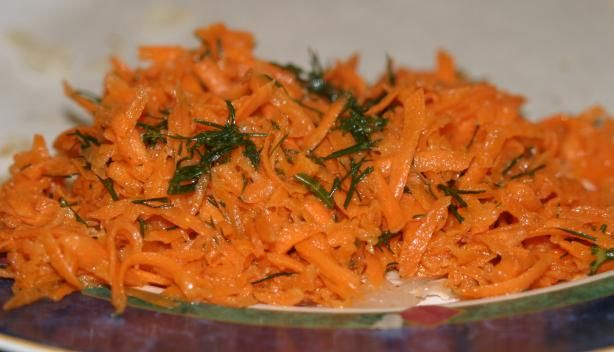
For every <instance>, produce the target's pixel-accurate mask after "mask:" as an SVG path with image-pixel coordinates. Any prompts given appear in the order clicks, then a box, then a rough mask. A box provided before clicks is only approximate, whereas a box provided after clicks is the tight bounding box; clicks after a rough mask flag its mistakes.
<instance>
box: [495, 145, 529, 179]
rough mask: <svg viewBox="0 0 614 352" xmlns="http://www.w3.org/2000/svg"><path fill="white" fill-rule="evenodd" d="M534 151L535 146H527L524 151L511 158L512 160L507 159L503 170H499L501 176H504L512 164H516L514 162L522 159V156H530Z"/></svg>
mask: <svg viewBox="0 0 614 352" xmlns="http://www.w3.org/2000/svg"><path fill="white" fill-rule="evenodd" d="M534 152H535V148H534V147H529V148H527V149H526V150H525V151H523V152H522V153H520V154H518V155H517V156H515V157H514V158H512V160H510V161H508V163H507V164H506V165H505V167H504V168H503V170H502V171H501V174H502V175H503V176H506V175H507V174H508V173H509V172H510V171H511V170H512V168H513V167H514V166H516V164H517V163H518V162H519V161H520V160H522V159H524V158H528V157H530V156H531V154H533V153H534Z"/></svg>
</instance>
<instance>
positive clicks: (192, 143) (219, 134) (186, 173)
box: [168, 101, 262, 194]
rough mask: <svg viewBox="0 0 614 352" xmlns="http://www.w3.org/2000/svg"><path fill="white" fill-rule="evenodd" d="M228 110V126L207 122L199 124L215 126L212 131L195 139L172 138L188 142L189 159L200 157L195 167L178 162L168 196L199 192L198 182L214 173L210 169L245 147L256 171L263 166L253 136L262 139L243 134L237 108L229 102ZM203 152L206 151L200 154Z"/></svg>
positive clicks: (250, 134)
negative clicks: (238, 123) (237, 121)
mask: <svg viewBox="0 0 614 352" xmlns="http://www.w3.org/2000/svg"><path fill="white" fill-rule="evenodd" d="M226 105H227V107H228V119H227V121H226V124H225V125H219V124H215V123H211V122H207V121H201V120H197V121H196V122H198V123H200V124H203V125H206V126H209V127H212V128H213V130H210V131H204V132H200V133H199V134H197V135H195V136H193V137H181V136H173V137H172V138H176V139H182V140H187V144H188V145H187V150H188V152H189V153H190V156H191V157H193V156H194V155H195V154H198V155H199V156H200V161H198V162H197V163H195V164H191V165H187V166H181V162H178V163H177V166H176V168H175V174H174V175H173V177H172V178H171V181H170V183H169V187H168V193H169V194H181V193H189V192H192V191H194V190H195V189H196V184H197V183H198V180H199V179H200V178H201V177H202V176H203V175H205V174H208V173H209V172H210V171H211V168H212V167H213V166H214V165H216V164H219V163H222V162H224V161H225V159H226V158H227V157H228V156H229V155H230V153H231V152H232V151H233V150H234V149H236V148H239V147H243V155H245V156H246V157H247V158H248V159H249V160H250V162H251V163H252V165H253V166H254V167H255V168H257V167H258V165H259V163H260V152H259V151H258V149H257V148H256V145H255V144H254V142H253V141H252V140H251V139H250V137H252V136H261V135H262V134H257V133H242V132H241V131H240V130H239V127H238V126H237V125H236V122H235V109H234V107H233V105H232V103H231V102H230V101H226ZM201 149H203V150H202V151H201Z"/></svg>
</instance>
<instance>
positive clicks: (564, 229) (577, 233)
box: [557, 227, 597, 242]
mask: <svg viewBox="0 0 614 352" xmlns="http://www.w3.org/2000/svg"><path fill="white" fill-rule="evenodd" d="M557 229H559V230H561V231H564V232H567V233H568V234H571V235H574V236H578V237H581V238H584V239H586V240H589V241H593V242H594V241H597V237H595V236H591V235H589V234H586V233H584V232H581V231H576V230H572V229H566V228H564V227H557Z"/></svg>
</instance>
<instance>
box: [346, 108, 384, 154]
mask: <svg viewBox="0 0 614 352" xmlns="http://www.w3.org/2000/svg"><path fill="white" fill-rule="evenodd" d="M347 109H348V114H349V116H347V117H343V118H340V119H339V128H340V129H341V130H343V131H346V132H349V133H350V134H351V135H352V137H354V140H355V141H356V143H366V142H369V141H370V138H371V134H373V133H374V132H379V131H382V130H383V129H384V127H386V124H387V123H388V120H386V119H385V118H383V117H379V116H367V115H365V114H364V113H363V112H362V109H361V108H360V107H359V106H358V105H357V104H356V102H355V101H354V99H353V98H351V99H349V100H348V105H347Z"/></svg>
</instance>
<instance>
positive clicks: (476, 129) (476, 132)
mask: <svg viewBox="0 0 614 352" xmlns="http://www.w3.org/2000/svg"><path fill="white" fill-rule="evenodd" d="M479 129H480V125H475V128H474V129H473V133H472V134H471V139H470V140H469V143H467V147H466V149H469V148H471V146H472V145H473V142H474V141H475V137H476V136H477V135H478V130H479Z"/></svg>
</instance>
